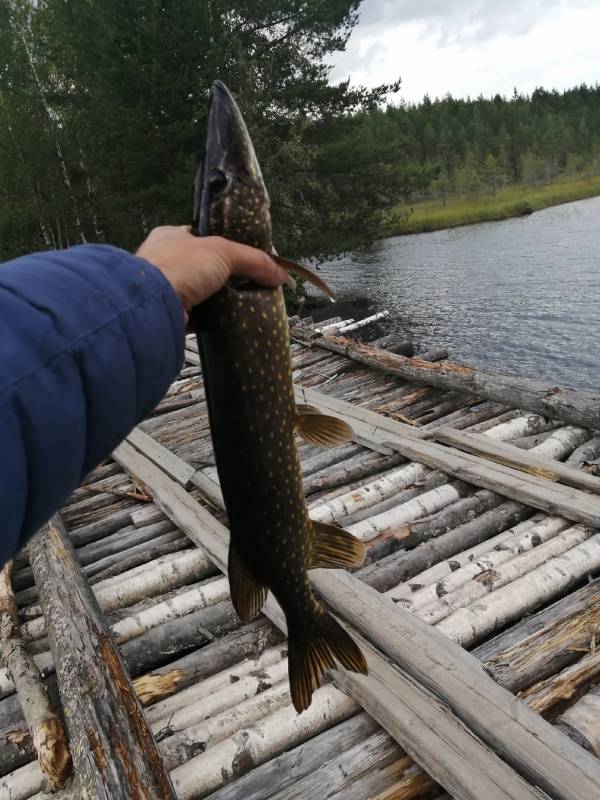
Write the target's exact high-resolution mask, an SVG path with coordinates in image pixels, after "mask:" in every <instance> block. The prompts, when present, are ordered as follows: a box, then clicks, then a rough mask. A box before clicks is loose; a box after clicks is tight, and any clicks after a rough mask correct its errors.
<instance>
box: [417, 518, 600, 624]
mask: <svg viewBox="0 0 600 800" xmlns="http://www.w3.org/2000/svg"><path fill="white" fill-rule="evenodd" d="M528 533H529V532H528ZM544 533H545V535H548V534H549V530H548V529H546V530H545V532H544ZM591 533H592V531H591V529H590V528H585V527H583V526H580V525H578V526H576V527H573V528H569V529H568V530H566V531H565V532H564V533H561V534H559V535H555V534H551V537H552V538H550V541H546V542H545V544H541V545H540V546H539V547H536V548H535V549H531V539H532V538H533V537H534V536H535V535H536V534H531V536H530V541H529V543H527V542H526V537H527V535H528V534H525V536H524V537H521V539H520V541H521V542H522V543H523V544H524V545H525V546H524V549H525V550H527V548H529V552H523V553H522V554H520V555H517V556H516V557H514V558H513V559H512V560H510V561H507V563H502V560H500V563H494V562H495V559H489V560H490V561H491V563H492V566H490V567H489V568H487V569H485V562H486V559H485V558H484V559H482V560H481V561H478V562H476V563H477V564H478V567H477V568H478V569H479V570H480V571H479V572H478V574H477V575H475V577H474V578H473V579H472V580H470V581H469V582H468V583H466V584H465V585H464V586H461V587H460V588H458V589H456V590H455V591H453V592H452V593H450V594H449V595H447V596H444V597H442V598H440V600H439V602H434V603H431V604H430V605H428V606H425V607H423V608H419V609H418V610H417V614H418V616H419V617H420V618H421V619H422V620H424V621H425V622H427V623H428V624H430V625H433V624H438V623H439V622H441V621H442V620H444V619H446V618H447V617H449V616H450V615H451V614H453V613H454V612H455V611H457V610H458V609H460V608H467V607H468V606H472V605H473V604H474V603H476V601H477V600H479V599H481V598H483V597H485V596H486V595H487V594H490V593H491V592H496V591H498V589H500V588H501V587H503V586H508V585H511V586H514V585H515V584H514V582H515V581H516V580H518V579H520V578H522V577H524V576H527V575H528V576H530V577H531V580H535V578H536V569H537V568H539V567H540V566H542V565H543V564H545V563H547V562H548V561H550V560H551V559H554V558H558V557H559V556H563V555H565V556H568V554H569V551H571V550H573V549H574V548H575V547H577V546H578V545H580V544H581V543H582V542H585V541H586V539H589V537H590V536H591ZM517 546H518V545H517Z"/></svg>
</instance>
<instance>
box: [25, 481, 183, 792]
mask: <svg viewBox="0 0 600 800" xmlns="http://www.w3.org/2000/svg"><path fill="white" fill-rule="evenodd" d="M174 485H177V484H174ZM29 553H30V558H31V566H32V568H33V573H34V575H35V580H36V584H37V586H38V589H39V594H40V600H41V603H42V606H43V608H44V614H45V616H46V622H47V627H48V638H49V641H50V646H51V648H52V655H53V657H54V663H55V664H56V674H57V677H58V685H59V689H60V695H61V699H62V703H63V708H64V711H65V720H66V723H67V727H68V730H69V744H70V748H71V755H72V758H73V766H74V770H75V774H76V777H77V779H78V781H79V784H80V788H81V790H82V792H81V794H82V796H85V797H86V798H89V800H96V799H97V800H111V798H117V797H123V798H124V797H130V798H134V797H135V798H141V797H144V798H146V799H147V800H151V798H156V800H168V799H169V798H172V800H175V792H174V790H173V786H172V784H171V781H170V779H169V776H168V774H167V772H166V770H165V768H164V765H163V763H162V759H161V757H160V754H159V752H158V748H157V746H156V742H155V741H154V738H153V736H152V733H151V731H150V728H149V727H148V724H147V722H146V719H145V717H144V714H143V711H142V707H141V705H140V704H139V702H138V700H137V697H136V694H135V691H134V690H133V687H132V685H131V682H130V680H129V676H128V674H127V671H126V669H125V666H124V664H123V661H122V660H121V657H120V655H119V651H118V649H117V647H116V645H115V643H114V642H113V640H112V638H111V635H110V631H109V629H108V627H107V625H106V623H105V622H104V619H103V617H102V612H101V610H100V607H99V605H98V603H97V601H96V599H95V597H94V595H93V594H92V591H91V589H90V587H89V585H88V583H87V581H86V579H85V577H84V575H83V572H82V571H81V568H80V567H79V565H78V563H77V556H76V555H75V550H74V548H73V545H72V544H71V542H70V540H69V535H68V533H67V532H66V530H65V528H64V526H63V524H62V522H61V519H60V517H59V516H58V515H56V516H55V517H53V518H52V520H51V521H50V522H49V523H48V524H47V525H46V526H45V528H44V529H43V530H42V531H41V532H40V534H38V535H37V536H36V537H34V538H33V539H32V540H31V542H30V544H29ZM65 612H67V613H65Z"/></svg>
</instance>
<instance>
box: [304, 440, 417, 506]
mask: <svg viewBox="0 0 600 800" xmlns="http://www.w3.org/2000/svg"><path fill="white" fill-rule="evenodd" d="M404 461H405V458H404V456H402V455H400V454H399V453H395V454H394V455H392V456H382V455H381V454H380V453H373V452H370V451H367V452H366V453H365V451H364V450H363V449H362V448H361V452H360V453H359V454H358V455H357V456H355V457H354V458H351V459H348V460H347V461H342V462H341V463H336V464H333V465H332V466H330V467H327V468H325V469H322V470H319V471H318V472H313V473H312V474H310V475H309V476H308V477H306V478H305V479H304V492H305V494H306V495H307V496H310V495H311V494H314V493H315V492H320V491H327V490H331V489H337V488H338V487H341V486H347V485H348V484H349V483H353V482H354V481H357V480H359V479H360V480H365V479H366V478H370V477H371V476H372V475H376V474H377V473H380V472H385V471H387V470H389V469H393V468H394V467H397V466H398V465H399V464H402V463H403V462H404Z"/></svg>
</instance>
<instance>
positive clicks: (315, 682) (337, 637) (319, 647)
mask: <svg viewBox="0 0 600 800" xmlns="http://www.w3.org/2000/svg"><path fill="white" fill-rule="evenodd" d="M335 660H337V661H339V662H340V664H341V665H342V666H343V667H345V668H346V669H349V670H351V671H352V672H362V673H363V674H364V675H366V674H367V662H366V659H365V657H364V655H363V653H362V651H361V649H360V647H359V646H358V645H357V644H356V642H355V641H354V640H353V639H352V637H351V636H350V635H349V634H348V633H346V631H345V630H344V628H342V626H341V625H340V624H339V622H338V621H337V620H335V619H334V618H333V617H332V616H331V615H330V614H328V613H327V612H323V615H322V617H321V619H320V620H319V623H318V625H317V626H316V630H315V632H314V635H313V636H312V638H310V639H308V640H307V639H305V638H302V639H301V638H297V637H295V636H294V634H293V632H290V635H289V639H288V672H289V679H290V691H291V694H292V702H293V704H294V708H295V709H296V711H297V712H298V713H299V714H300V713H302V711H304V710H305V709H307V708H308V707H309V705H310V703H311V700H312V693H313V692H314V691H315V689H318V687H319V686H320V685H321V683H322V682H323V676H324V674H325V671H326V670H328V669H333V668H334V667H335Z"/></svg>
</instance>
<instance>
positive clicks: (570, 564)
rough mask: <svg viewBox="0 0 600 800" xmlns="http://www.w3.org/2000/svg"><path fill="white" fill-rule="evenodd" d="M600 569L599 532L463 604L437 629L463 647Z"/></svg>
mask: <svg viewBox="0 0 600 800" xmlns="http://www.w3.org/2000/svg"><path fill="white" fill-rule="evenodd" d="M598 569H600V534H596V535H595V536H592V537H591V538H590V539H588V540H587V541H585V542H583V544H580V545H578V546H577V547H574V548H573V549H572V550H569V551H568V552H567V553H565V554H564V555H562V556H559V557H558V558H555V559H553V560H552V561H550V562H549V563H547V564H544V565H542V566H541V567H538V569H536V570H535V572H534V573H532V574H531V575H527V576H525V578H519V579H518V580H516V581H514V582H513V583H512V584H510V585H508V586H504V587H503V588H502V589H499V590H498V591H497V592H493V593H492V594H491V595H488V597H487V598H486V599H485V600H484V601H481V602H479V603H477V607H476V608H475V607H473V608H471V607H467V608H461V609H458V610H457V611H455V612H454V613H453V614H451V615H450V616H449V617H447V618H446V619H445V620H443V621H442V622H440V623H439V625H438V626H437V629H438V630H440V631H441V632H442V633H444V634H445V635H446V636H448V637H449V638H451V639H453V640H454V641H455V642H458V643H459V644H461V645H462V646H463V647H469V646H470V645H472V644H474V643H475V642H476V641H478V640H479V639H481V638H483V637H484V636H486V635H488V634H489V633H491V632H492V631H493V630H494V629H495V628H498V627H502V626H503V625H507V624H508V623H509V622H512V621H514V620H516V619H519V617H521V616H522V615H523V614H524V613H526V612H527V611H531V610H532V609H534V608H537V607H539V606H540V605H542V604H543V603H544V602H548V601H549V600H552V599H553V598H554V597H556V596H557V595H558V594H559V593H560V592H564V591H566V590H567V589H569V588H570V587H571V586H573V585H575V584H577V583H578V582H579V581H581V580H583V579H584V578H585V577H586V576H588V575H590V574H591V573H593V572H594V571H597V570H598Z"/></svg>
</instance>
